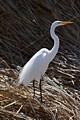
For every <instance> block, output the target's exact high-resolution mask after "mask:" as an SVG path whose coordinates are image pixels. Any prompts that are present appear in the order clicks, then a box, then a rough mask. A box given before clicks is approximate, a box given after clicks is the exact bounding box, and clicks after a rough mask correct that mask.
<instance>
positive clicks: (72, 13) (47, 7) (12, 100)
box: [0, 0, 80, 120]
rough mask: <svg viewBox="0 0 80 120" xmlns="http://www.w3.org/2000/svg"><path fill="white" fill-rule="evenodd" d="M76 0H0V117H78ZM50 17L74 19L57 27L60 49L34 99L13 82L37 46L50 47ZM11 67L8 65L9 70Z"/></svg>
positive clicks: (79, 84) (79, 80)
mask: <svg viewBox="0 0 80 120" xmlns="http://www.w3.org/2000/svg"><path fill="white" fill-rule="evenodd" d="M79 13H80V2H79V0H77V1H75V0H73V1H72V0H67V1H64V0H60V1H59V0H54V1H52V0H44V1H37V0H34V1H32V0H19V1H14V0H8V1H7V0H5V1H2V0H1V1H0V119H1V120H6V119H7V120H32V119H37V120H39V119H40V120H79V119H80V91H79V90H80V41H79V38H80V27H79V24H80V14H79ZM54 20H69V21H73V22H75V23H74V25H72V26H66V27H62V28H61V27H60V28H58V29H57V30H56V32H57V34H58V36H59V38H60V49H59V53H58V54H57V56H56V58H55V60H54V61H52V62H51V64H50V66H49V68H48V70H47V74H46V75H45V77H44V79H45V80H44V82H43V103H42V104H41V103H40V96H39V88H38V83H36V96H35V98H34V99H33V88H32V83H30V84H29V86H28V87H27V88H24V87H23V86H20V87H17V86H15V85H13V84H12V83H14V81H15V79H16V78H17V75H18V69H20V68H19V66H23V65H24V64H25V63H26V62H27V61H28V60H29V59H30V58H31V56H32V55H33V54H35V53H36V51H38V50H39V49H41V48H42V47H46V48H48V49H51V47H52V45H53V41H52V40H51V37H50V34H49V30H50V25H51V23H52V22H53V21H54ZM12 68H13V69H12Z"/></svg>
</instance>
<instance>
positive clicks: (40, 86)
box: [39, 80, 42, 102]
mask: <svg viewBox="0 0 80 120" xmlns="http://www.w3.org/2000/svg"><path fill="white" fill-rule="evenodd" d="M41 81H42V80H40V83H39V88H40V97H41V102H42V88H41V86H42V84H41Z"/></svg>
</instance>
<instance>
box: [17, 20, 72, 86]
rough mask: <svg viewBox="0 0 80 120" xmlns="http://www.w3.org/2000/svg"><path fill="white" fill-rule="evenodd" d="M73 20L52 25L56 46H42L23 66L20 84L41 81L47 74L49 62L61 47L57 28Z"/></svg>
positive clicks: (51, 33)
mask: <svg viewBox="0 0 80 120" xmlns="http://www.w3.org/2000/svg"><path fill="white" fill-rule="evenodd" d="M72 23H73V22H64V21H55V22H53V23H52V25H51V29H50V35H51V37H52V39H53V40H54V46H53V47H52V49H51V50H48V49H46V48H42V49H41V50H39V51H38V52H37V53H36V54H35V55H34V56H33V57H32V58H31V59H30V60H29V61H28V62H27V63H26V64H25V65H24V67H23V68H22V70H21V72H20V74H19V81H18V85H20V84H23V85H24V86H27V85H28V84H29V83H30V82H31V81H33V80H37V81H40V79H41V77H43V75H44V74H45V72H46V70H47V68H48V65H49V63H50V62H51V61H52V60H53V59H54V57H55V55H56V54H57V52H58V48H59V38H58V36H57V35H56V34H55V28H56V27H58V26H61V25H66V24H72Z"/></svg>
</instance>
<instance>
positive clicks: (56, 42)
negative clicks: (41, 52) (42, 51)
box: [49, 24, 59, 61]
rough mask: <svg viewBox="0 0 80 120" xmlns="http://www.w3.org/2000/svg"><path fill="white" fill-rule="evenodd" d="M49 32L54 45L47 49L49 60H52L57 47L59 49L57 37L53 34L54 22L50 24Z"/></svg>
mask: <svg viewBox="0 0 80 120" xmlns="http://www.w3.org/2000/svg"><path fill="white" fill-rule="evenodd" d="M50 34H51V37H52V39H53V40H54V46H53V47H52V49H51V50H50V51H49V60H50V61H52V60H53V59H54V57H55V56H56V54H57V52H58V49H59V38H58V36H57V35H56V34H55V26H54V24H52V25H51V29H50Z"/></svg>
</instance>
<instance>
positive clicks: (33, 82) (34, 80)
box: [33, 80, 35, 98]
mask: <svg viewBox="0 0 80 120" xmlns="http://www.w3.org/2000/svg"><path fill="white" fill-rule="evenodd" d="M34 97H35V80H33V98H34Z"/></svg>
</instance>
